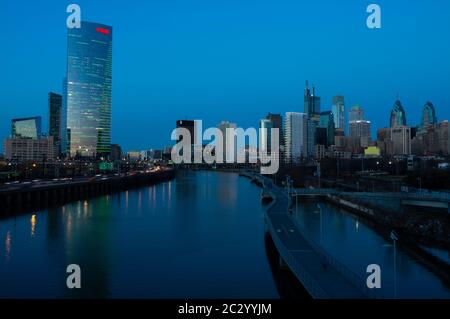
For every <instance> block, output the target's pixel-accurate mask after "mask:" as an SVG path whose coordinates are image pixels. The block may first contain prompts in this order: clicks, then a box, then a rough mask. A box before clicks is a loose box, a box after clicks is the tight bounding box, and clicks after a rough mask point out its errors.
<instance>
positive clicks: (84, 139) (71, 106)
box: [62, 21, 112, 157]
mask: <svg viewBox="0 0 450 319" xmlns="http://www.w3.org/2000/svg"><path fill="white" fill-rule="evenodd" d="M111 75H112V27H110V26H107V25H103V24H98V23H92V22H85V21H82V22H81V28H79V29H77V28H73V29H68V34H67V76H66V79H65V83H64V88H63V91H64V94H65V95H66V96H65V97H64V99H63V113H64V116H65V121H64V120H63V123H65V125H66V127H67V131H66V134H63V139H64V141H63V142H62V145H64V147H66V149H67V153H68V154H67V155H69V156H70V157H75V156H82V157H100V156H106V155H108V154H109V153H110V148H111Z"/></svg>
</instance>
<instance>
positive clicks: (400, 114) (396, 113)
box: [390, 100, 406, 128]
mask: <svg viewBox="0 0 450 319" xmlns="http://www.w3.org/2000/svg"><path fill="white" fill-rule="evenodd" d="M390 124H391V126H390V127H391V128H392V127H397V126H406V113H405V110H404V108H403V105H402V103H401V102H400V101H399V100H397V101H395V103H394V106H393V107H392V111H391V116H390Z"/></svg>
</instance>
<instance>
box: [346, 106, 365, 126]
mask: <svg viewBox="0 0 450 319" xmlns="http://www.w3.org/2000/svg"><path fill="white" fill-rule="evenodd" d="M362 120H364V110H363V109H362V108H361V106H359V105H353V106H352V108H351V109H350V112H349V115H348V121H349V123H351V122H354V121H362Z"/></svg>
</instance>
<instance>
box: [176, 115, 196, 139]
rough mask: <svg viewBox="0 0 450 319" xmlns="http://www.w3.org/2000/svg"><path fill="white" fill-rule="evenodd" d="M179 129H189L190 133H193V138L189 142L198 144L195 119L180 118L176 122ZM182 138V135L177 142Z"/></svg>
mask: <svg viewBox="0 0 450 319" xmlns="http://www.w3.org/2000/svg"><path fill="white" fill-rule="evenodd" d="M176 127H177V129H180V128H184V129H187V130H188V131H189V134H190V135H191V140H190V142H189V144H191V145H194V144H196V143H195V142H196V139H197V134H196V124H195V121H194V120H178V121H177V122H176ZM181 141H182V138H181V136H180V137H179V138H178V140H177V143H179V142H181Z"/></svg>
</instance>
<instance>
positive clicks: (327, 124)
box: [319, 111, 335, 146]
mask: <svg viewBox="0 0 450 319" xmlns="http://www.w3.org/2000/svg"><path fill="white" fill-rule="evenodd" d="M319 126H320V127H324V128H326V129H327V144H326V146H330V145H334V129H335V123H334V115H333V113H332V112H331V111H325V112H321V113H320V121H319Z"/></svg>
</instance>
